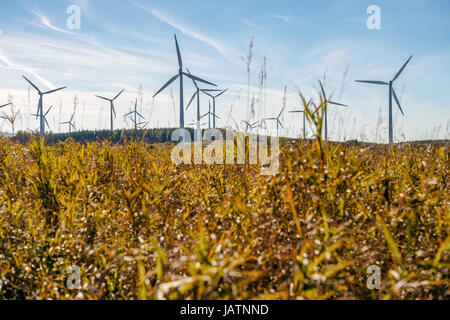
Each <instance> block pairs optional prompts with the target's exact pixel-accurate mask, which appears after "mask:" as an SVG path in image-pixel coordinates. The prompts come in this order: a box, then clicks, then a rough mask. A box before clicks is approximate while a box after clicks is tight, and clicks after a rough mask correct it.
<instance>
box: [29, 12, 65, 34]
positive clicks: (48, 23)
mask: <svg viewBox="0 0 450 320" xmlns="http://www.w3.org/2000/svg"><path fill="white" fill-rule="evenodd" d="M25 9H26V10H27V11H28V12H30V13H31V14H32V15H34V16H35V17H36V18H38V20H39V22H40V23H41V24H42V25H44V26H45V27H47V28H49V29H50V30H53V31H56V32H60V33H65V34H73V32H70V31H67V30H64V29H61V28H58V27H56V26H54V25H53V24H52V23H51V21H50V19H49V18H48V17H47V16H46V15H45V14H44V13H42V12H41V11H39V10H34V9H31V8H28V7H26V6H25Z"/></svg>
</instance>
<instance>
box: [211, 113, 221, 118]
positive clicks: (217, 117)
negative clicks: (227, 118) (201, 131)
mask: <svg viewBox="0 0 450 320" xmlns="http://www.w3.org/2000/svg"><path fill="white" fill-rule="evenodd" d="M211 114H212V113H211ZM213 116H214V117H216V118H217V119H222V118H221V117H219V116H216V115H215V114H213Z"/></svg>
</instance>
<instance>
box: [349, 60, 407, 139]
mask: <svg viewBox="0 0 450 320" xmlns="http://www.w3.org/2000/svg"><path fill="white" fill-rule="evenodd" d="M412 57H413V56H411V57H409V59H408V60H407V61H406V62H405V64H404V65H403V66H402V67H401V68H400V70H399V71H398V72H397V74H396V75H395V77H394V78H393V79H392V80H391V81H389V82H385V81H376V80H355V82H363V83H370V84H379V85H385V86H389V146H391V145H392V144H393V143H394V130H393V125H392V96H394V100H395V102H396V103H397V106H398V108H399V109H400V112H401V113H402V115H403V116H404V115H405V114H404V113H403V110H402V107H401V106H400V101H398V98H397V94H396V93H395V90H394V87H393V86H392V85H393V84H394V81H395V80H397V78H398V77H399V76H400V74H401V73H402V72H403V70H404V69H405V68H406V65H407V64H408V63H409V61H410V60H411V59H412Z"/></svg>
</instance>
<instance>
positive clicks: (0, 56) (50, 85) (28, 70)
mask: <svg viewBox="0 0 450 320" xmlns="http://www.w3.org/2000/svg"><path fill="white" fill-rule="evenodd" d="M0 61H3V63H4V64H5V65H6V66H8V67H10V68H13V69H17V70H20V71H24V72H26V73H29V74H31V75H33V76H34V77H35V78H36V79H38V80H39V81H40V82H41V83H43V84H44V85H46V86H47V87H48V88H49V89H50V90H52V89H54V88H55V86H54V85H53V83H51V82H50V81H48V80H47V79H45V78H43V77H41V76H40V75H38V74H37V73H36V72H35V71H34V70H33V69H31V68H28V67H25V66H21V65H19V64H16V63H14V62H12V61H11V60H9V59H8V58H7V57H6V56H5V55H4V54H3V52H2V51H1V50H0Z"/></svg>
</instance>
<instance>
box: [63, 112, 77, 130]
mask: <svg viewBox="0 0 450 320" xmlns="http://www.w3.org/2000/svg"><path fill="white" fill-rule="evenodd" d="M74 116H75V112H74V113H73V114H72V116H71V117H70V120H69V121H66V122H61V123H60V124H68V125H69V134H71V133H72V128H73V130H75V131H76V130H77V128H75V125H74V123H73V117H74Z"/></svg>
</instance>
